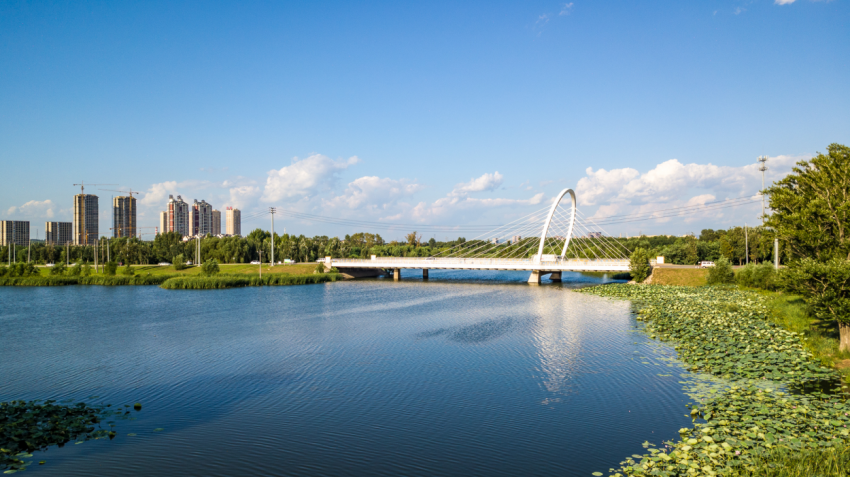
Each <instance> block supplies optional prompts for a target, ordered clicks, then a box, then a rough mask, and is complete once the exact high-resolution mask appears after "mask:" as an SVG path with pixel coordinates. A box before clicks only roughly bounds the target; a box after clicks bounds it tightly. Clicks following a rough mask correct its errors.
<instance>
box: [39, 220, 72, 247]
mask: <svg viewBox="0 0 850 477" xmlns="http://www.w3.org/2000/svg"><path fill="white" fill-rule="evenodd" d="M73 228H74V226H73V224H71V222H45V223H44V240H45V242H47V243H49V244H53V245H66V244H70V243H72V242H73V240H72V239H71V237H72V235H73Z"/></svg>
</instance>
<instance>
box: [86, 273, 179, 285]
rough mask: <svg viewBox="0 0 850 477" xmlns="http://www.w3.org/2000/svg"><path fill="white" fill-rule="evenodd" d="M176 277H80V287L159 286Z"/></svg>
mask: <svg viewBox="0 0 850 477" xmlns="http://www.w3.org/2000/svg"><path fill="white" fill-rule="evenodd" d="M175 276H177V275H133V276H126V275H125V276H118V275H112V276H110V275H105V276H104V275H90V276H88V277H80V278H79V282H80V285H103V286H121V285H161V284H162V283H163V282H165V281H166V280H168V279H169V278H172V277H175Z"/></svg>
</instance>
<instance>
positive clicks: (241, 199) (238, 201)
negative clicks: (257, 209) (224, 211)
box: [226, 185, 260, 209]
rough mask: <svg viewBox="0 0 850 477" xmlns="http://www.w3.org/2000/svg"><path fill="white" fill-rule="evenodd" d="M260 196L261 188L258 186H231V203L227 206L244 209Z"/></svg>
mask: <svg viewBox="0 0 850 477" xmlns="http://www.w3.org/2000/svg"><path fill="white" fill-rule="evenodd" d="M259 196H260V188H259V187H257V186H250V185H246V186H240V187H231V188H230V203H228V204H227V205H226V206H229V207H236V208H237V209H244V208H245V207H247V206H249V205H251V204H253V203H254V202H255V201H256V200H257V197H259Z"/></svg>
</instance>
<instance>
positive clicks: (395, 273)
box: [393, 268, 401, 281]
mask: <svg viewBox="0 0 850 477" xmlns="http://www.w3.org/2000/svg"><path fill="white" fill-rule="evenodd" d="M393 280H395V281H399V280H401V269H400V268H393Z"/></svg>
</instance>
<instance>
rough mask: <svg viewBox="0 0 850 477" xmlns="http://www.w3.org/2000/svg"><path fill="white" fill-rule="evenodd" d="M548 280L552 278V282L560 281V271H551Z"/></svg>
mask: <svg viewBox="0 0 850 477" xmlns="http://www.w3.org/2000/svg"><path fill="white" fill-rule="evenodd" d="M549 280H552V281H553V282H560V281H561V272H552V274H551V275H549Z"/></svg>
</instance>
